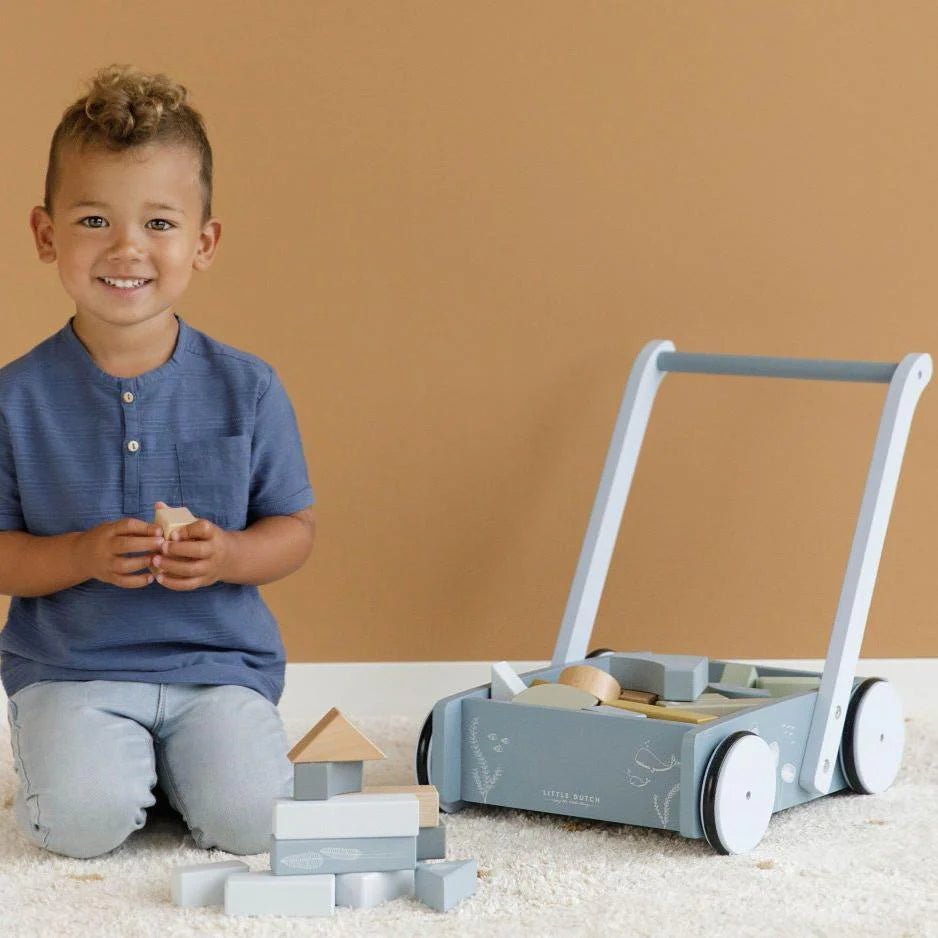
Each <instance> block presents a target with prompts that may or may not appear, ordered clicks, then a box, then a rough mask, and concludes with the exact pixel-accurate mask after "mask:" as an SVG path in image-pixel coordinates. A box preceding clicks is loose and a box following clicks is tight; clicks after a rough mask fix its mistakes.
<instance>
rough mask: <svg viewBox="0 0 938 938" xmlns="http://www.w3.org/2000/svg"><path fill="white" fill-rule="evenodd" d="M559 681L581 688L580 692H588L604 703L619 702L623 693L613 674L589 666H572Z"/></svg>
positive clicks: (563, 673) (562, 674)
mask: <svg viewBox="0 0 938 938" xmlns="http://www.w3.org/2000/svg"><path fill="white" fill-rule="evenodd" d="M557 680H558V681H559V682H560V683H561V684H569V685H570V686H571V687H579V688H580V690H585V691H587V692H588V693H590V694H592V695H593V696H594V697H597V698H599V700H601V701H602V702H603V703H608V702H609V701H610V700H618V699H619V694H621V693H622V688H621V687H620V686H619V682H618V681H617V680H616V679H615V678H614V677H613V676H612V675H611V674H609V673H608V672H606V671H603V670H602V668H594V667H593V666H592V665H589V664H572V665H570V667H569V668H564V669H563V671H561V672H560V677H558V678H557Z"/></svg>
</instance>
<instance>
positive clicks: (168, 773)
mask: <svg viewBox="0 0 938 938" xmlns="http://www.w3.org/2000/svg"><path fill="white" fill-rule="evenodd" d="M161 748H162V747H161ZM160 761H162V763H163V766H164V769H165V773H164V778H165V782H166V786H167V787H168V788H169V789H170V791H168V792H167V794H168V795H171V796H172V798H175V800H176V804H178V805H179V813H180V814H181V815H182V819H183V820H184V821H185V822H186V827H188V828H189V830H190V831H191V830H192V824H191V822H190V821H189V809H188V808H187V807H186V803H185V801H183V798H182V795H181V794H180V792H179V787H178V786H177V785H176V779H175V778H173V771H172V769H171V768H170V767H169V765H168V763H167V762H166V760H165V759H162V760H160ZM161 781H163V779H161ZM199 846H201V844H200V845H199Z"/></svg>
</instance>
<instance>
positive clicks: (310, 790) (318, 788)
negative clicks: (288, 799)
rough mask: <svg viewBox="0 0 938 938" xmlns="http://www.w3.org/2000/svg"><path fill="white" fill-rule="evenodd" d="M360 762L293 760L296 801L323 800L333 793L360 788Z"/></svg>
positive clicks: (346, 792) (345, 792)
mask: <svg viewBox="0 0 938 938" xmlns="http://www.w3.org/2000/svg"><path fill="white" fill-rule="evenodd" d="M362 771H363V767H362V762H361V760H360V759H359V760H358V761H357V762H294V763H293V797H294V799H295V800H296V801H325V800H326V799H328V798H332V797H334V796H335V795H345V794H348V793H349V792H353V791H361V790H362Z"/></svg>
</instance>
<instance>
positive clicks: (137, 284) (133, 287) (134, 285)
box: [97, 277, 152, 294]
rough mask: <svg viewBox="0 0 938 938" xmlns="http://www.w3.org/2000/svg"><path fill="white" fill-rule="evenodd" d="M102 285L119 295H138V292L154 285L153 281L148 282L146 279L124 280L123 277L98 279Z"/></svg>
mask: <svg viewBox="0 0 938 938" xmlns="http://www.w3.org/2000/svg"><path fill="white" fill-rule="evenodd" d="M97 279H98V281H99V282H100V283H103V284H104V286H105V287H106V288H107V289H108V290H112V291H114V292H117V293H124V294H127V293H136V292H137V291H138V290H142V289H143V288H144V287H145V286H146V285H147V284H149V283H152V280H148V279H146V278H145V277H136V278H132V279H131V278H127V279H125V278H123V277H98V278H97Z"/></svg>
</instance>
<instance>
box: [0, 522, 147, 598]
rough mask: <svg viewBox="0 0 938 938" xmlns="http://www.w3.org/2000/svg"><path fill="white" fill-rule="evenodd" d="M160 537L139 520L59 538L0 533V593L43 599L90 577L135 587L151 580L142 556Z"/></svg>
mask: <svg viewBox="0 0 938 938" xmlns="http://www.w3.org/2000/svg"><path fill="white" fill-rule="evenodd" d="M161 533H162V532H161V531H160V529H159V528H158V527H157V526H156V525H155V524H150V523H149V522H146V521H140V520H139V519H138V518H120V519H119V520H117V521H105V522H103V523H102V524H99V525H97V526H95V527H93V528H89V529H88V530H87V531H69V532H66V533H64V534H51V535H36V534H28V533H27V532H26V531H0V593H4V594H6V595H8V596H45V595H46V594H47V593H54V592H56V591H58V590H63V589H68V588H69V587H70V586H75V585H76V584H78V583H83V582H84V581H85V580H91V579H97V580H102V581H103V582H105V583H111V584H113V585H114V586H122V587H125V588H127V589H140V588H141V587H144V586H148V585H149V584H150V583H151V582H152V581H153V577H152V575H151V574H150V572H149V571H148V570H147V569H146V566H147V563H146V558H147V553H148V551H151V550H154V549H157V550H158V549H159V547H160V545H161V544H162V543H163V538H162V537H161V536H160V534H161Z"/></svg>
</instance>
